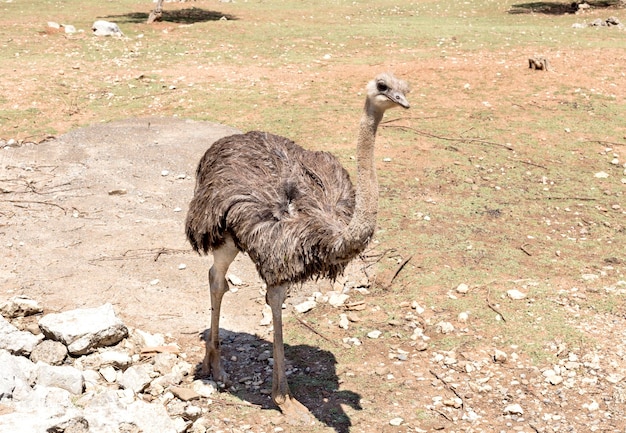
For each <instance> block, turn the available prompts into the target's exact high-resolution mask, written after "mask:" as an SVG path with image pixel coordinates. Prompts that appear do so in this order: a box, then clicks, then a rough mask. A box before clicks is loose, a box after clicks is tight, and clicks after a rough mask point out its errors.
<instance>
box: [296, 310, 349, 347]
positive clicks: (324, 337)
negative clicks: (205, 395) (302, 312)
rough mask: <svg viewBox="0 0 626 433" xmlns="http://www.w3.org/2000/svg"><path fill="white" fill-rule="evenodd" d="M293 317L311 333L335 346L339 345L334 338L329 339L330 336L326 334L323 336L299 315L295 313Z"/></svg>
mask: <svg viewBox="0 0 626 433" xmlns="http://www.w3.org/2000/svg"><path fill="white" fill-rule="evenodd" d="M293 317H295V318H296V320H297V321H298V322H300V324H301V325H302V326H304V327H305V328H306V329H308V330H309V331H311V332H312V333H314V334H315V335H317V336H319V337H321V338H323V339H324V340H326V341H328V342H329V343H331V344H333V345H334V346H335V347H341V346H340V345H339V344H338V343H337V342H336V341H335V340H331V339H330V338H328V337H327V336H325V335H324V334H322V333H321V332H319V331H318V330H317V329H315V328H313V327H312V326H311V325H309V324H308V323H307V322H306V321H305V320H304V319H301V318H300V317H298V315H297V314H294V315H293Z"/></svg>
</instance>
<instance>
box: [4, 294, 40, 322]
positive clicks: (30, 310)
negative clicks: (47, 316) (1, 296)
mask: <svg viewBox="0 0 626 433" xmlns="http://www.w3.org/2000/svg"><path fill="white" fill-rule="evenodd" d="M42 311H43V308H42V307H41V305H39V303H38V302H37V301H35V300H33V299H30V298H26V297H24V296H15V297H13V298H11V299H9V300H8V301H5V302H2V303H1V304H0V314H1V315H2V316H4V317H8V318H13V317H24V316H31V315H33V314H39V313H41V312H42Z"/></svg>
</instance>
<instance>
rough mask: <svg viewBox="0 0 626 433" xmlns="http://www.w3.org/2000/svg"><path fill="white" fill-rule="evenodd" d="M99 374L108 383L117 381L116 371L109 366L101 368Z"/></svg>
mask: <svg viewBox="0 0 626 433" xmlns="http://www.w3.org/2000/svg"><path fill="white" fill-rule="evenodd" d="M99 372H100V374H101V375H102V377H103V378H104V380H106V381H107V382H108V383H114V382H115V381H116V380H117V370H115V368H113V367H112V366H110V365H109V366H107V367H102V368H101V369H100V370H99Z"/></svg>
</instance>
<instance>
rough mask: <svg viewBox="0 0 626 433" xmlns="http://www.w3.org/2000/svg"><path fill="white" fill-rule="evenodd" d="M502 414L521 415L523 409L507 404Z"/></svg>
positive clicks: (517, 405) (516, 405)
mask: <svg viewBox="0 0 626 433" xmlns="http://www.w3.org/2000/svg"><path fill="white" fill-rule="evenodd" d="M504 413H505V414H507V415H523V414H524V409H522V406H520V405H519V404H517V403H516V404H509V405H508V406H506V407H505V408H504Z"/></svg>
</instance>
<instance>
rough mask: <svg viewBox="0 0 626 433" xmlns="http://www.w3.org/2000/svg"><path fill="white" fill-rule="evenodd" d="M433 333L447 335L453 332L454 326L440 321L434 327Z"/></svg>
mask: <svg viewBox="0 0 626 433" xmlns="http://www.w3.org/2000/svg"><path fill="white" fill-rule="evenodd" d="M435 332H437V333H438V334H449V333H451V332H454V325H453V324H452V323H450V322H444V321H441V322H439V323H437V324H436V325H435Z"/></svg>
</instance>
